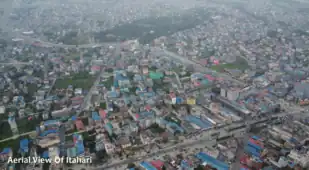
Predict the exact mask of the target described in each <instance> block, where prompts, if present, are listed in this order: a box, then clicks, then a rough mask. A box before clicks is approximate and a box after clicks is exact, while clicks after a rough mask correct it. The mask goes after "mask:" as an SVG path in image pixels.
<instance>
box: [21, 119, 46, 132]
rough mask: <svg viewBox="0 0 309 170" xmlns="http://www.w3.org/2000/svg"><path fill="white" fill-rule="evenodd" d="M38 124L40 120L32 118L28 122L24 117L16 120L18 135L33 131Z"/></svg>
mask: <svg viewBox="0 0 309 170" xmlns="http://www.w3.org/2000/svg"><path fill="white" fill-rule="evenodd" d="M40 123H41V120H40V119H36V118H35V117H34V116H33V117H32V120H31V121H29V120H28V119H27V118H26V117H25V118H22V119H17V120H16V124H17V127H18V131H19V133H26V132H30V131H34V130H35V128H36V126H37V125H39V124H40Z"/></svg>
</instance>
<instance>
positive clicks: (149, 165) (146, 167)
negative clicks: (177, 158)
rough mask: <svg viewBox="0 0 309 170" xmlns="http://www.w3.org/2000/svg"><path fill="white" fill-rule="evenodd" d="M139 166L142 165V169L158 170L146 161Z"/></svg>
mask: <svg viewBox="0 0 309 170" xmlns="http://www.w3.org/2000/svg"><path fill="white" fill-rule="evenodd" d="M139 165H140V166H141V167H143V168H145V169H146V170H157V168H155V167H154V166H152V165H151V164H150V163H148V162H145V161H143V162H141V163H140V164H139Z"/></svg>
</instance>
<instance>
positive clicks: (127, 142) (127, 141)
mask: <svg viewBox="0 0 309 170" xmlns="http://www.w3.org/2000/svg"><path fill="white" fill-rule="evenodd" d="M118 144H119V145H120V146H121V147H122V148H123V149H125V148H128V147H131V146H132V144H131V141H130V139H129V138H128V137H127V136H122V137H120V138H119V139H118Z"/></svg>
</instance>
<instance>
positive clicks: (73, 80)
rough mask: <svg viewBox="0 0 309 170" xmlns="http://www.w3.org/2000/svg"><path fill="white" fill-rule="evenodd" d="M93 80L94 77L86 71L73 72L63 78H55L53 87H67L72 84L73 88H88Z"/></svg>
mask: <svg viewBox="0 0 309 170" xmlns="http://www.w3.org/2000/svg"><path fill="white" fill-rule="evenodd" d="M94 81H95V77H94V76H91V75H89V74H88V73H87V72H82V73H78V74H75V75H73V76H71V77H68V78H64V79H57V81H56V83H55V86H54V87H55V88H68V86H69V85H72V86H73V87H74V88H82V89H90V88H91V86H92V85H93V82H94Z"/></svg>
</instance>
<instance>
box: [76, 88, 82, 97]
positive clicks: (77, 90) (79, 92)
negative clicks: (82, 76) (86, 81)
mask: <svg viewBox="0 0 309 170" xmlns="http://www.w3.org/2000/svg"><path fill="white" fill-rule="evenodd" d="M74 94H75V95H82V94H83V89H82V88H76V89H75V90H74Z"/></svg>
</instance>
